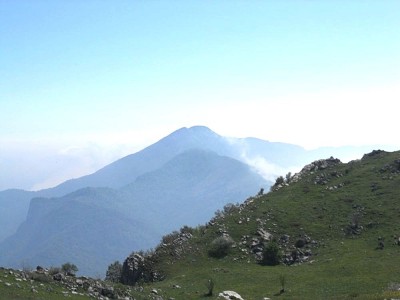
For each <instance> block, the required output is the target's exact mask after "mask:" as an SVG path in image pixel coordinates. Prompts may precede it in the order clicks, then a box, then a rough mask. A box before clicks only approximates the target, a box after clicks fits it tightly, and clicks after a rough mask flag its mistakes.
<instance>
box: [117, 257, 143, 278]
mask: <svg viewBox="0 0 400 300" xmlns="http://www.w3.org/2000/svg"><path fill="white" fill-rule="evenodd" d="M143 275H144V257H143V256H141V255H139V254H138V253H132V254H131V255H129V256H128V257H127V258H126V259H125V261H124V264H123V265H122V272H121V283H123V284H127V285H135V283H136V282H138V281H139V279H141V278H143Z"/></svg>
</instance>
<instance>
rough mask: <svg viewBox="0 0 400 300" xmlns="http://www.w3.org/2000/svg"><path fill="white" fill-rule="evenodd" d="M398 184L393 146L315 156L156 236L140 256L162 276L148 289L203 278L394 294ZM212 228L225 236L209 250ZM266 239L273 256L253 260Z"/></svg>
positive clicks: (230, 284) (192, 290) (299, 289)
mask: <svg viewBox="0 0 400 300" xmlns="http://www.w3.org/2000/svg"><path fill="white" fill-rule="evenodd" d="M399 186H400V152H393V153H388V152H384V151H373V152H371V153H369V154H367V155H364V156H363V158H362V159H361V160H357V161H352V162H350V163H347V164H344V163H341V162H340V161H339V160H336V159H333V158H331V159H327V160H319V161H315V162H314V163H312V164H309V165H307V166H306V167H304V168H303V170H302V171H301V172H300V173H298V174H296V175H295V176H293V177H291V178H290V180H289V181H288V182H283V183H282V184H278V185H276V186H274V188H273V190H274V191H273V192H271V193H268V194H266V195H264V196H257V197H251V198H249V199H247V200H246V201H245V202H244V203H242V204H241V205H240V206H238V207H236V208H230V209H229V210H226V211H224V213H222V214H220V215H219V216H217V217H215V218H213V219H212V220H211V221H210V222H209V223H208V224H207V225H206V226H201V227H197V228H194V229H190V228H185V229H183V230H181V232H180V233H176V234H173V235H172V234H171V235H169V236H168V239H167V238H165V239H164V241H165V243H164V244H161V245H160V246H159V247H157V248H156V249H155V252H154V253H152V256H149V257H148V258H146V259H148V260H149V261H150V262H152V264H153V265H152V268H153V269H154V268H156V269H157V270H158V271H159V273H162V274H164V276H165V278H166V279H165V280H164V281H161V282H159V283H155V284H153V285H152V286H150V287H149V288H155V289H157V290H159V291H162V292H160V294H161V296H162V297H163V298H168V297H172V298H176V299H198V297H199V293H200V295H201V294H202V293H203V294H205V293H207V288H206V286H205V284H206V283H207V282H208V281H209V280H210V278H211V279H212V280H213V282H214V283H215V286H214V293H215V294H218V293H219V292H221V291H223V290H235V291H236V292H238V293H239V294H240V295H241V296H242V297H243V298H244V299H263V298H264V297H268V298H271V299H273V298H275V297H277V296H280V297H283V298H284V299H351V298H355V297H357V298H359V299H388V298H398V297H399V296H400V294H399V292H398V291H395V290H394V289H395V288H396V287H397V288H398V286H400V283H399V282H400V281H399V278H398V266H399V265H400V239H399V238H400V218H399V217H400V207H399V205H398V199H399V198H400V189H399ZM221 236H225V237H227V236H229V237H230V238H231V239H232V240H233V242H234V244H233V247H231V248H228V250H226V251H227V254H226V255H225V256H224V255H222V258H214V257H212V256H210V254H209V250H210V249H214V247H216V246H215V245H216V243H215V242H213V241H215V240H216V239H217V238H218V237H221ZM274 243H276V245H277V246H278V249H279V252H280V254H281V255H282V256H281V259H280V260H279V261H280V264H279V265H277V266H263V265H261V264H260V262H263V259H265V258H266V257H267V258H268V257H270V256H271V251H272V250H268V251H269V252H266V251H267V249H271V247H273V246H272V245H273V244H274ZM217 245H218V244H217ZM219 245H221V244H219ZM266 253H269V255H270V256H266ZM171 254H172V255H171ZM173 286H179V287H180V288H179V289H176V288H173ZM282 288H284V289H283V291H281V292H279V291H280V290H282Z"/></svg>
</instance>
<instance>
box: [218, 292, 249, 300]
mask: <svg viewBox="0 0 400 300" xmlns="http://www.w3.org/2000/svg"><path fill="white" fill-rule="evenodd" d="M218 298H219V299H226V300H244V299H243V298H242V296H240V295H239V294H238V293H236V292H234V291H223V292H221V293H219V295H218Z"/></svg>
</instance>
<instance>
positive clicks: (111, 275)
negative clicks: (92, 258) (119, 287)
mask: <svg viewBox="0 0 400 300" xmlns="http://www.w3.org/2000/svg"><path fill="white" fill-rule="evenodd" d="M121 274H122V265H121V263H120V262H119V261H115V262H114V263H112V264H111V265H109V266H108V269H107V272H106V278H105V280H107V281H111V282H120V280H121Z"/></svg>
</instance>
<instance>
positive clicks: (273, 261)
mask: <svg viewBox="0 0 400 300" xmlns="http://www.w3.org/2000/svg"><path fill="white" fill-rule="evenodd" d="M280 260H281V251H280V249H279V246H278V244H277V243H276V242H274V241H272V242H269V243H268V245H267V246H266V247H265V248H264V251H263V258H262V260H261V264H262V265H267V266H276V265H279V262H280Z"/></svg>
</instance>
